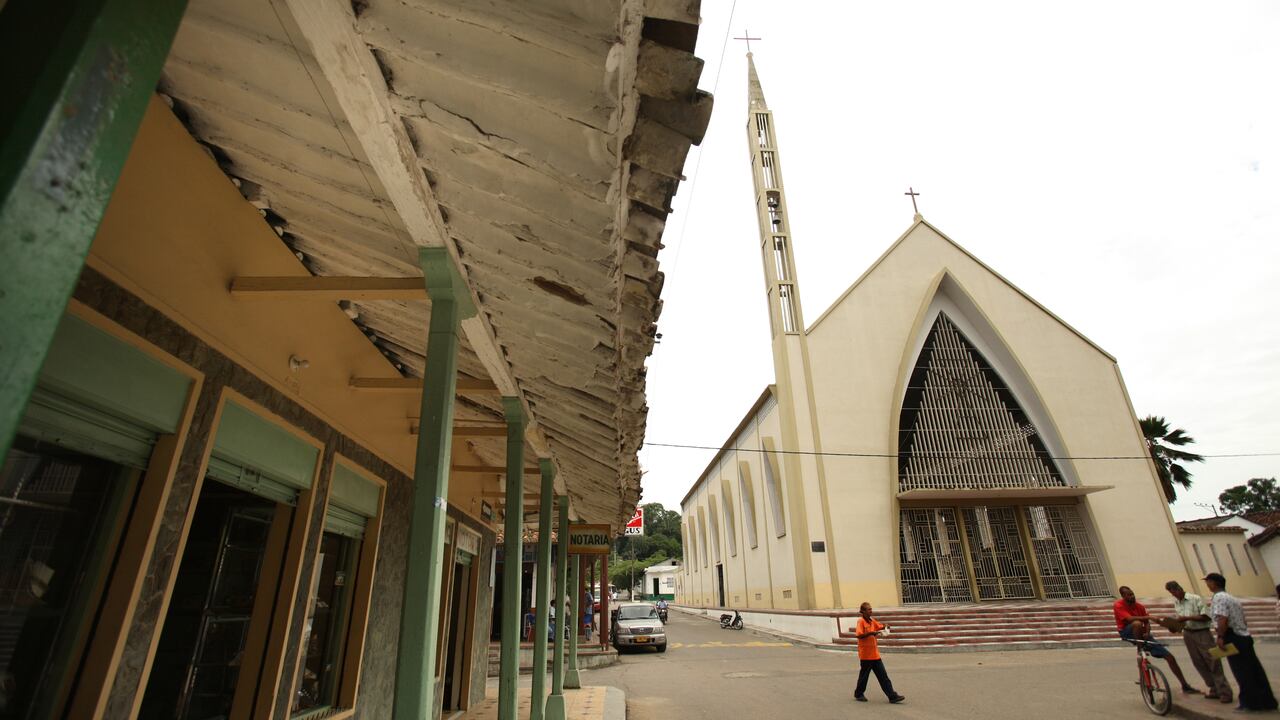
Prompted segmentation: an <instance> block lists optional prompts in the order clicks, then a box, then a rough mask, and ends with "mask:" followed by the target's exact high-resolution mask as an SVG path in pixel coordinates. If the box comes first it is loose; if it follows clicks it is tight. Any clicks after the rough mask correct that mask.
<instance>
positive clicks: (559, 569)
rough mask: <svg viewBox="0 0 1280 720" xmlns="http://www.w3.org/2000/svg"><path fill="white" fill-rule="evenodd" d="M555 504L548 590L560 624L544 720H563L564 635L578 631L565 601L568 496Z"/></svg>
mask: <svg viewBox="0 0 1280 720" xmlns="http://www.w3.org/2000/svg"><path fill="white" fill-rule="evenodd" d="M556 502H557V503H559V510H560V519H559V522H558V523H557V524H556V586H555V587H554V588H552V590H551V591H552V592H553V593H554V594H555V604H556V617H557V618H559V624H558V625H557V626H556V642H555V648H554V649H553V650H552V652H554V653H555V654H554V655H553V656H552V658H551V694H550V695H549V696H547V711H546V713H545V715H544V720H565V705H564V634H565V631H566V630H568V631H569V632H570V633H572V632H573V631H574V630H576V629H577V623H575V622H574V620H573V613H571V612H570V611H569V605H568V604H567V603H566V602H565V601H564V599H565V576H566V575H568V574H569V496H568V495H560V496H559V497H557V498H556Z"/></svg>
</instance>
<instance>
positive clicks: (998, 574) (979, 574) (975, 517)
mask: <svg viewBox="0 0 1280 720" xmlns="http://www.w3.org/2000/svg"><path fill="white" fill-rule="evenodd" d="M962 512H963V514H964V525H965V537H966V539H967V540H968V545H969V561H970V563H971V564H972V567H973V577H974V584H975V585H977V588H978V599H979V600H1011V599H1031V598H1034V597H1035V589H1034V587H1033V586H1032V584H1031V569H1030V568H1029V567H1028V566H1027V552H1026V548H1024V547H1023V544H1022V537H1021V533H1020V532H1019V530H1018V515H1017V512H1016V511H1015V509H1014V508H1011V507H971V508H964V510H963V511H962Z"/></svg>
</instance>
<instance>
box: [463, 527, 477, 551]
mask: <svg viewBox="0 0 1280 720" xmlns="http://www.w3.org/2000/svg"><path fill="white" fill-rule="evenodd" d="M458 552H461V553H466V554H468V555H479V554H480V533H478V532H476V531H475V530H472V529H471V528H469V527H467V526H465V525H460V526H458Z"/></svg>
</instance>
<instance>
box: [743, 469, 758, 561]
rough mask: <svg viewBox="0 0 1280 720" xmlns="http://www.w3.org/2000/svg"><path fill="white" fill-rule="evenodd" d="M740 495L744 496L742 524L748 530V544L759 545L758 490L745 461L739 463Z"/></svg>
mask: <svg viewBox="0 0 1280 720" xmlns="http://www.w3.org/2000/svg"><path fill="white" fill-rule="evenodd" d="M738 495H739V496H741V498H742V526H743V528H745V529H746V531H747V544H748V545H750V546H751V547H753V548H754V547H758V546H759V545H760V542H759V540H758V539H757V538H756V492H755V488H753V487H752V486H751V466H750V465H748V464H747V463H746V462H745V461H741V462H739V463H738Z"/></svg>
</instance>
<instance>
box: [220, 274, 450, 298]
mask: <svg viewBox="0 0 1280 720" xmlns="http://www.w3.org/2000/svg"><path fill="white" fill-rule="evenodd" d="M231 296H232V297H235V298H240V299H254V300H331V301H336V300H426V299H427V288H426V285H425V284H424V281H423V279H422V278H420V277H315V276H310V275H308V276H299V277H238V278H236V279H234V280H232V281H231Z"/></svg>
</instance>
